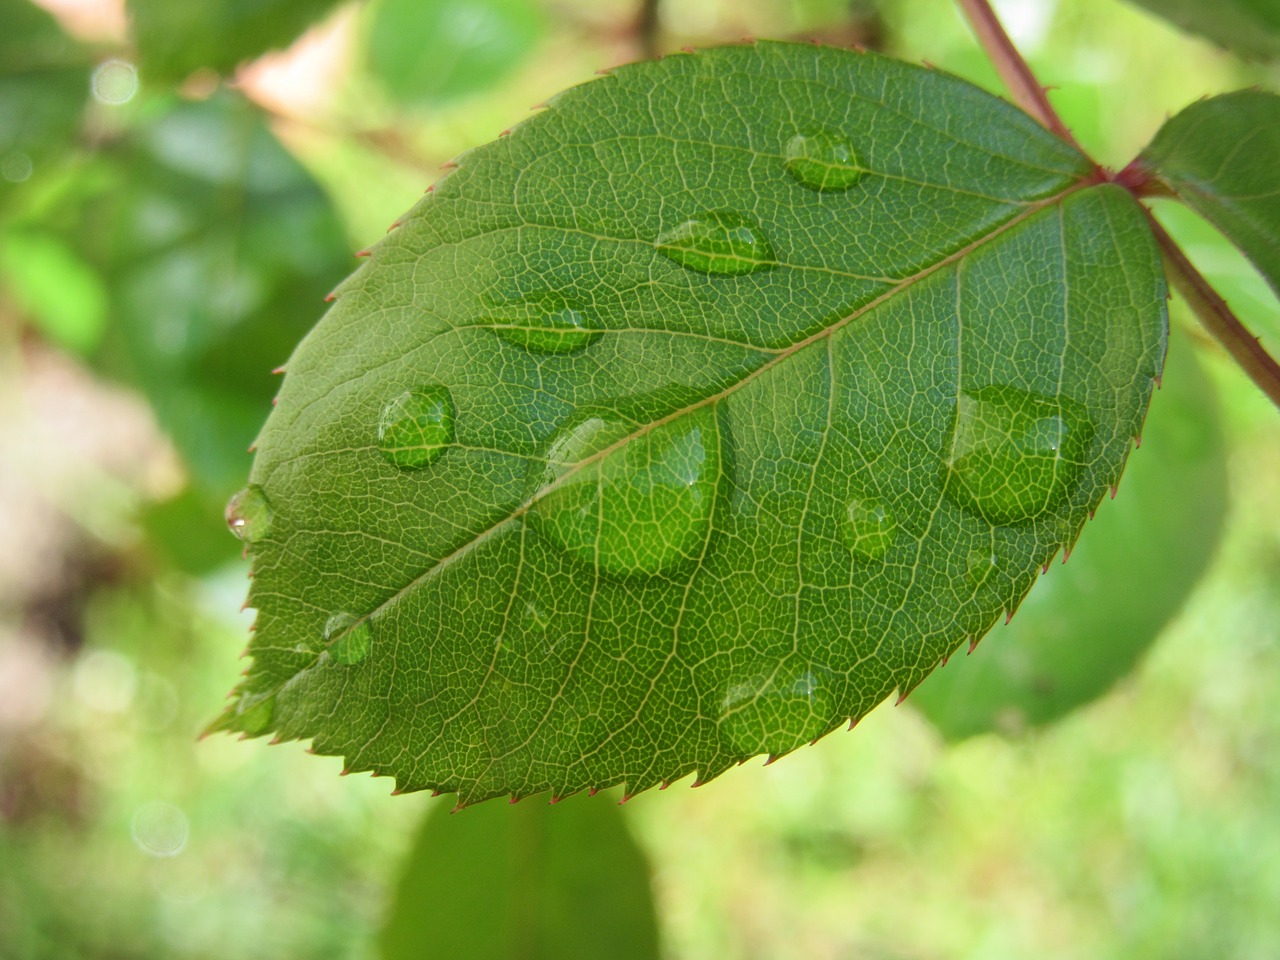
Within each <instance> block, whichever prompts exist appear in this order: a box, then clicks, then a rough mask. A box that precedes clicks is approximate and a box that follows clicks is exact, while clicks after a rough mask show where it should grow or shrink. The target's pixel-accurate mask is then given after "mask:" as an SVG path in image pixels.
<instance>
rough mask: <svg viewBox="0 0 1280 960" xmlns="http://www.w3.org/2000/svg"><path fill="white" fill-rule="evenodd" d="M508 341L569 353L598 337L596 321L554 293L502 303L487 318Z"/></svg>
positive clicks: (547, 350) (537, 349)
mask: <svg viewBox="0 0 1280 960" xmlns="http://www.w3.org/2000/svg"><path fill="white" fill-rule="evenodd" d="M487 319H488V320H489V321H490V322H491V323H493V325H494V327H493V329H494V332H495V333H497V335H498V336H500V337H501V338H502V339H503V340H506V341H507V342H508V343H514V344H515V345H516V346H518V347H524V348H525V349H526V350H531V351H533V352H534V353H572V352H573V351H575V350H581V349H582V348H583V347H588V346H590V345H591V344H593V343H595V341H596V340H598V339H600V334H601V332H602V329H601V326H600V324H599V322H597V321H596V320H595V319H594V317H592V315H591V314H590V313H589V312H587V311H585V310H582V309H580V308H578V307H576V306H573V305H571V304H570V303H568V302H566V301H565V300H564V298H562V297H560V296H559V295H557V294H542V295H537V296H532V297H526V298H524V299H523V300H516V301H514V302H512V303H507V304H502V305H501V306H499V307H496V308H494V310H493V311H491V313H490V315H489V317H488V318H487Z"/></svg>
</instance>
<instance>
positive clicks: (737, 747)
mask: <svg viewBox="0 0 1280 960" xmlns="http://www.w3.org/2000/svg"><path fill="white" fill-rule="evenodd" d="M827 679H828V678H827V671H826V670H825V669H824V668H822V667H819V666H815V665H802V666H789V665H786V664H781V663H779V664H774V665H772V666H769V665H764V664H761V665H758V666H757V667H756V668H755V669H753V670H750V671H748V672H746V673H744V674H740V675H739V676H738V678H737V679H734V680H732V681H730V683H729V685H728V686H727V687H726V688H725V695H724V699H723V700H722V701H721V703H720V732H721V734H722V735H723V736H724V738H725V740H726V741H727V742H728V743H729V745H730V748H731V749H732V750H733V751H734V752H735V753H737V754H740V755H742V756H748V757H750V756H755V755H756V754H759V753H770V754H781V753H787V752H788V751H790V750H794V749H795V748H796V747H799V746H801V745H803V744H805V743H808V742H809V741H810V740H813V739H814V738H815V737H817V736H819V735H821V734H822V732H823V731H824V730H825V729H826V728H827V727H828V726H829V724H830V721H831V715H830V714H831V708H830V702H829V696H828V684H827V683H825V682H824V681H825V680H827Z"/></svg>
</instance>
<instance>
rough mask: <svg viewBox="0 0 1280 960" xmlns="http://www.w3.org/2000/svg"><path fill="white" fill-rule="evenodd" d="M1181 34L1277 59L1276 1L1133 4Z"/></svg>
mask: <svg viewBox="0 0 1280 960" xmlns="http://www.w3.org/2000/svg"><path fill="white" fill-rule="evenodd" d="M1132 2H1134V3H1136V4H1137V5H1138V6H1140V7H1145V8H1146V9H1148V10H1150V11H1151V12H1152V13H1156V14H1159V15H1160V16H1162V17H1164V18H1165V19H1166V20H1169V21H1172V22H1173V23H1175V24H1177V25H1178V26H1179V27H1181V28H1182V29H1183V30H1187V31H1189V32H1190V33H1198V34H1199V35H1200V36H1202V37H1206V38H1208V39H1209V40H1212V41H1213V42H1214V43H1217V44H1219V45H1220V46H1223V47H1226V48H1227V49H1229V50H1233V51H1235V52H1236V53H1239V54H1242V55H1243V56H1246V57H1251V58H1257V59H1265V60H1274V59H1276V57H1280V4H1277V3H1276V2H1275V0H1212V2H1209V3H1206V2H1205V0H1132Z"/></svg>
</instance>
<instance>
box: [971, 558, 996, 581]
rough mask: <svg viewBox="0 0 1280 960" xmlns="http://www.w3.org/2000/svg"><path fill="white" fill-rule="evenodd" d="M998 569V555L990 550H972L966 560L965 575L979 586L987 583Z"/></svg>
mask: <svg viewBox="0 0 1280 960" xmlns="http://www.w3.org/2000/svg"><path fill="white" fill-rule="evenodd" d="M995 569H996V555H995V554H994V553H992V552H991V551H990V550H970V551H969V556H968V557H967V558H965V574H966V575H967V576H968V577H969V581H970V582H971V583H973V584H974V586H978V585H981V584H984V583H986V582H987V580H988V579H989V578H990V577H991V574H992V573H994V572H995Z"/></svg>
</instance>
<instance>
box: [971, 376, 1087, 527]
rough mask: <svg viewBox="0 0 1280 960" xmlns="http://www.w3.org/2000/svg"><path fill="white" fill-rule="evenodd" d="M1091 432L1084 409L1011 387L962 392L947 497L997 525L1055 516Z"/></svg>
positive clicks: (1075, 476)
mask: <svg viewBox="0 0 1280 960" xmlns="http://www.w3.org/2000/svg"><path fill="white" fill-rule="evenodd" d="M1093 433H1094V426H1093V424H1092V422H1090V420H1089V418H1088V416H1087V415H1086V413H1085V411H1084V408H1083V407H1082V406H1081V405H1080V404H1078V403H1076V402H1075V401H1073V400H1068V399H1066V398H1065V397H1060V398H1056V399H1055V398H1052V397H1045V396H1041V395H1039V394H1034V393H1028V392H1027V391H1025V390H1019V389H1017V388H1015V387H1008V386H1002V385H997V386H989V387H983V388H982V389H980V390H976V391H974V392H972V393H968V392H964V393H961V394H960V397H959V399H958V401H957V403H956V416H955V422H954V424H953V426H952V435H951V451H950V459H949V461H948V465H947V466H948V472H947V479H946V492H947V495H948V496H949V497H951V498H952V499H953V500H955V501H956V502H957V503H958V504H960V505H961V506H962V507H965V508H967V509H969V510H972V511H974V512H975V513H977V514H979V515H980V516H982V517H984V518H986V519H987V520H989V521H991V522H992V523H1001V524H1005V523H1018V522H1020V521H1023V520H1030V519H1032V518H1033V517H1037V516H1039V515H1040V514H1042V513H1044V512H1045V511H1046V510H1049V509H1051V508H1052V507H1054V506H1056V505H1057V504H1059V503H1061V502H1062V500H1063V499H1064V498H1065V497H1066V496H1067V494H1068V493H1070V492H1071V489H1072V487H1073V486H1074V485H1075V484H1076V482H1077V481H1078V480H1079V479H1080V474H1081V471H1082V470H1083V469H1084V461H1085V455H1086V453H1087V452H1088V448H1089V443H1090V441H1092V439H1093Z"/></svg>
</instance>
